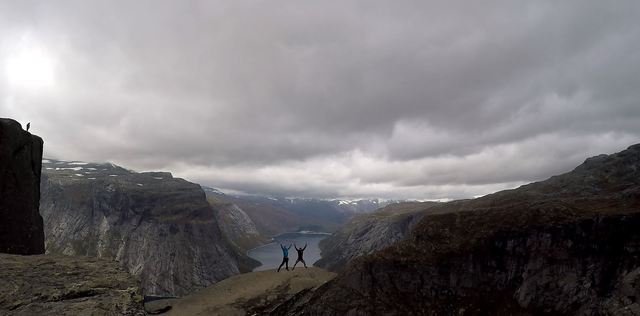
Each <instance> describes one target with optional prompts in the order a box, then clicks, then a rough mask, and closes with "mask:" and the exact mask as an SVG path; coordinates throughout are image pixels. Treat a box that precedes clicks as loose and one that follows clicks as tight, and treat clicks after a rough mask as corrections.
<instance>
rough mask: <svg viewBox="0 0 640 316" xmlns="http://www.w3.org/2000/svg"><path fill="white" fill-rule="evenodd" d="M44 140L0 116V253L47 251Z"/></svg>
mask: <svg viewBox="0 0 640 316" xmlns="http://www.w3.org/2000/svg"><path fill="white" fill-rule="evenodd" d="M42 145H43V141H42V139H41V138H40V137H38V136H35V135H32V134H31V133H29V132H27V131H25V130H23V129H22V126H21V125H20V123H18V122H16V121H14V120H11V119H4V118H0V252H4V253H12V254H22V255H30V254H41V253H44V234H43V224H42V217H41V216H40V213H39V211H38V208H39V201H40V169H41V161H42Z"/></svg>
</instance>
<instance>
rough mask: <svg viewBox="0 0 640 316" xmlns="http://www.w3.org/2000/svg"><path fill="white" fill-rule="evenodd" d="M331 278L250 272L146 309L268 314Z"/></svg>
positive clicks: (318, 272)
mask: <svg viewBox="0 0 640 316" xmlns="http://www.w3.org/2000/svg"><path fill="white" fill-rule="evenodd" d="M333 277H335V273H331V272H328V271H325V270H322V269H318V268H308V269H297V270H295V271H287V272H286V273H274V272H273V271H260V272H250V273H245V274H241V275H236V276H233V277H230V278H228V279H226V280H224V281H222V282H219V283H216V284H214V285H212V286H210V287H208V288H206V289H203V290H201V291H198V292H196V293H193V294H191V295H189V296H186V297H182V298H179V299H169V300H159V301H154V302H150V303H147V304H145V308H146V310H148V311H153V310H163V309H167V308H168V307H170V309H169V312H168V313H167V314H166V315H169V316H174V315H175V316H195V315H202V316H205V315H270V313H271V311H272V310H273V309H274V308H276V307H277V306H279V305H280V304H282V303H283V302H284V301H287V300H288V299H291V298H292V297H296V296H298V295H300V293H309V292H312V291H314V290H315V289H316V288H317V287H318V286H321V285H322V284H324V283H326V282H327V281H329V280H331V279H332V278H333Z"/></svg>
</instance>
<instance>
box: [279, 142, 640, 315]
mask: <svg viewBox="0 0 640 316" xmlns="http://www.w3.org/2000/svg"><path fill="white" fill-rule="evenodd" d="M638 227H640V145H635V146H632V147H630V148H628V149H627V150H625V151H622V152H620V153H617V154H613V155H609V156H607V155H602V156H598V157H594V158H590V159H588V160H587V161H586V162H585V163H584V164H582V165H581V166H579V167H577V168H576V169H575V170H573V171H572V172H569V173H566V174H563V175H560V176H555V177H552V178H550V179H548V180H546V181H542V182H538V183H533V184H529V185H525V186H522V187H520V188H518V189H515V190H508V191H503V192H499V193H496V194H492V195H488V196H485V197H482V198H478V199H475V200H467V201H457V202H451V203H445V204H443V205H441V206H435V207H433V210H432V212H430V214H427V215H425V216H424V217H423V219H422V220H421V221H420V223H419V224H417V225H416V227H415V228H414V229H413V231H412V232H411V233H410V235H409V236H408V237H407V238H405V239H404V240H403V241H401V242H399V243H397V244H395V245H394V246H392V247H389V248H386V249H384V250H382V251H378V252H376V253H374V254H371V255H368V256H364V257H361V258H358V259H355V260H354V261H352V263H351V264H350V265H349V266H348V267H347V268H346V269H345V270H344V271H343V272H342V273H340V274H339V275H338V276H337V277H336V278H335V279H334V280H332V281H331V282H329V283H328V284H326V285H325V286H323V287H321V288H319V289H318V290H317V291H316V292H315V293H311V294H309V295H305V296H303V297H297V298H296V300H291V301H289V302H288V303H287V304H284V305H283V306H281V308H279V309H278V310H277V311H276V312H275V313H274V314H279V315H372V314H376V315H377V314H389V315H391V314H394V315H543V314H544V315H567V314H573V315H638V314H640V305H639V298H640V230H638Z"/></svg>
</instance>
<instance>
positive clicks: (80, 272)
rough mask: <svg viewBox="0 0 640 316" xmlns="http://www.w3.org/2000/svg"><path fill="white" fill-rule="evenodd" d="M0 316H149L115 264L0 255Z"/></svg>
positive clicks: (136, 289)
mask: <svg viewBox="0 0 640 316" xmlns="http://www.w3.org/2000/svg"><path fill="white" fill-rule="evenodd" d="M0 267H2V269H0V280H2V286H0V315H14V316H20V315H25V316H32V315H96V316H99V315H104V316H106V315H131V316H133V315H136V316H138V315H140V316H142V315H145V313H144V311H143V308H142V296H141V295H140V289H139V286H138V284H137V283H138V282H137V280H136V279H135V278H132V277H131V275H129V274H128V273H127V272H126V271H124V270H123V269H122V267H120V266H119V265H118V264H117V263H116V262H113V261H109V260H104V259H98V258H87V257H70V256H56V255H36V256H17V255H8V254H0Z"/></svg>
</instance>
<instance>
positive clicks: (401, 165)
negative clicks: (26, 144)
mask: <svg viewBox="0 0 640 316" xmlns="http://www.w3.org/2000/svg"><path fill="white" fill-rule="evenodd" d="M638 16H640V4H638V3H637V2H635V1H620V2H614V3H605V2H602V1H565V2H562V3H558V2H557V1H534V2H530V3H527V4H523V3H521V2H519V3H515V2H513V1H483V2H481V3H472V4H470V3H468V1H460V2H457V1H441V2H434V1H395V2H388V1H322V2H317V3H315V2H314V3H309V2H303V1H283V2H279V3H278V4H277V5H275V4H274V3H273V2H272V1H242V0H241V1H180V2H176V1H136V2H131V1H104V2H91V3H89V2H87V1H67V2H56V3H52V2H47V1H42V2H37V1H34V2H31V1H14V2H0V74H2V75H3V76H1V77H0V97H1V99H0V116H8V117H13V118H16V119H19V120H21V121H23V122H26V121H31V122H32V125H33V131H34V132H35V133H38V134H40V135H41V136H43V137H44V138H45V142H46V152H47V154H48V155H50V156H54V157H57V158H61V159H75V160H90V161H114V162H116V163H119V164H122V165H124V166H127V167H131V168H134V169H137V170H152V169H165V170H171V171H173V172H174V173H176V174H177V175H180V176H184V177H186V178H188V179H190V180H193V181H198V182H200V183H203V184H207V185H210V186H215V187H221V188H226V189H231V190H238V191H245V192H251V193H265V194H275V195H285V196H305V197H386V198H420V199H446V198H463V197H472V196H476V195H481V194H486V193H490V192H492V191H495V190H499V189H503V188H510V187H513V186H516V185H519V184H521V183H525V182H530V181H535V180H541V179H544V178H546V177H548V176H550V175H553V174H556V173H560V172H564V171H568V170H570V169H571V168H572V167H573V166H575V165H577V164H578V163H580V162H582V161H583V160H584V159H585V158H586V157H588V156H590V155H594V154H599V153H610V152H615V151H619V150H622V149H624V148H625V147H626V146H628V145H630V144H632V143H635V142H638V140H639V139H640V137H639V136H640V102H639V101H638V100H640V89H638V87H639V86H640V72H639V71H638V69H639V68H640V54H638V51H640V24H639V23H638V22H637V17H638ZM25 51H28V52H33V51H37V52H41V53H42V54H44V55H46V56H47V58H48V59H49V60H51V65H52V67H53V72H54V80H53V83H52V84H50V85H47V86H35V85H34V86H30V85H29V84H21V85H17V84H16V83H15V80H14V79H15V78H11V77H12V75H11V74H10V72H9V71H7V69H9V68H11V65H10V64H9V63H10V61H11V60H15V56H21V55H24V52H25ZM14 68H15V67H14ZM37 75H38V74H37V73H36V74H34V76H36V77H37Z"/></svg>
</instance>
